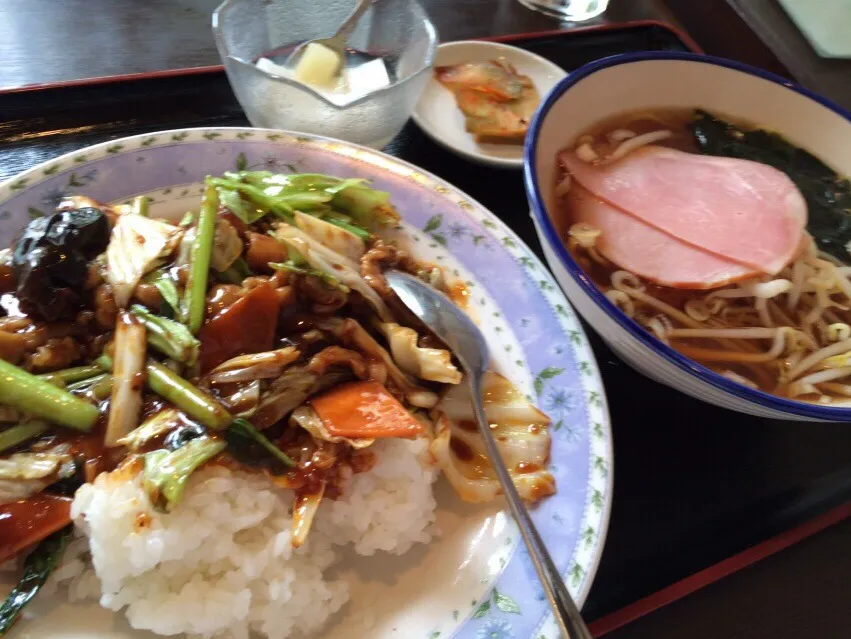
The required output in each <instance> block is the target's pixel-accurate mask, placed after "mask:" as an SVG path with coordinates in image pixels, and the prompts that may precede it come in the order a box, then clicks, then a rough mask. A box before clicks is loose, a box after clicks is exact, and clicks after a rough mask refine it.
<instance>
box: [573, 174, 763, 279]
mask: <svg viewBox="0 0 851 639" xmlns="http://www.w3.org/2000/svg"><path fill="white" fill-rule="evenodd" d="M567 201H568V206H569V207H570V211H571V213H572V214H573V221H574V222H585V223H586V224H589V225H591V226H593V227H594V228H597V229H600V230H601V231H602V235H601V236H600V238H599V239H598V240H597V249H598V250H599V251H600V253H602V254H603V255H604V256H605V257H606V258H608V259H609V260H611V261H612V262H614V263H615V264H617V265H618V266H619V267H621V268H623V269H625V270H627V271H630V272H632V273H634V274H635V275H638V276H639V277H643V278H645V279H647V280H650V281H651V282H654V283H656V284H662V285H663V286H672V287H675V288H688V289H708V288H716V287H719V286H724V285H726V284H731V283H733V282H736V281H738V280H742V279H745V278H748V277H753V276H755V275H758V274H759V271H758V270H755V269H752V268H749V267H747V266H744V265H742V264H738V263H737V262H732V261H730V260H727V259H724V258H723V257H718V256H717V255H714V254H713V253H709V252H707V251H704V250H701V249H699V248H695V247H693V246H690V245H688V244H686V243H684V242H681V241H680V240H678V239H676V238H675V237H671V236H670V235H668V234H667V233H663V232H662V231H660V230H658V229H656V228H653V227H652V226H650V225H648V224H645V223H644V222H642V221H640V220H638V219H637V218H634V217H632V216H631V215H628V214H626V213H624V212H623V211H621V210H619V209H616V208H615V207H613V206H612V205H610V204H608V203H606V202H603V201H602V200H600V199H599V198H597V197H595V196H594V195H592V194H591V193H589V192H588V191H586V190H585V189H584V188H582V187H581V186H579V185H578V184H576V183H574V185H573V187H572V188H571V189H570V192H569V193H568V194H567Z"/></svg>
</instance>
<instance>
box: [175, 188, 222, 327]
mask: <svg viewBox="0 0 851 639" xmlns="http://www.w3.org/2000/svg"><path fill="white" fill-rule="evenodd" d="M218 207H219V198H218V195H217V194H216V189H214V188H212V187H210V186H208V187H207V189H206V190H205V191H204V200H203V201H202V202H201V213H200V215H199V216H198V225H197V227H196V228H195V238H194V240H193V241H192V249H191V251H190V256H191V257H190V260H191V261H190V269H189V282H188V283H187V284H186V292H185V293H184V297H183V301H182V303H181V307H180V313H181V318H182V319H183V321H184V323H185V324H186V325H187V326H188V327H189V330H190V331H192V333H193V334H197V333H198V331H200V330H201V325H202V324H203V323H204V303H205V297H206V295H207V279H208V277H209V274H210V260H211V256H212V251H213V240H214V237H215V233H216V213H217V211H218Z"/></svg>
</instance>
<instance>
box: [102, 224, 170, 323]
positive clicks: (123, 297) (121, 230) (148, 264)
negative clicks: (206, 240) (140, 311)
mask: <svg viewBox="0 0 851 639" xmlns="http://www.w3.org/2000/svg"><path fill="white" fill-rule="evenodd" d="M182 233H183V231H182V230H181V229H180V228H179V227H177V226H173V225H171V224H169V223H167V222H163V221H162V220H152V219H151V218H148V217H142V216H141V215H121V216H119V217H118V219H117V220H116V222H115V226H114V227H113V228H112V235H111V236H110V239H109V245H108V246H107V247H106V274H105V275H106V281H107V282H109V283H110V285H111V286H112V295H113V297H114V298H115V303H116V304H117V305H118V307H119V308H124V307H126V306H127V303H128V302H129V301H130V298H131V297H132V295H133V291H134V290H135V288H136V285H137V284H138V283H139V281H140V280H141V279H142V277H143V276H144V275H145V274H146V273H147V272H148V271H152V270H153V269H154V268H156V267H157V266H159V264H160V259H161V258H163V257H165V256H166V255H168V254H169V253H171V252H172V251H173V250H174V248H175V246H176V245H177V243H178V242H179V240H180V236H181V234H182Z"/></svg>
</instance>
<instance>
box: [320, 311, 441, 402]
mask: <svg viewBox="0 0 851 639" xmlns="http://www.w3.org/2000/svg"><path fill="white" fill-rule="evenodd" d="M316 325H317V327H318V328H320V329H322V330H326V331H329V332H331V333H333V334H334V335H335V336H336V337H337V338H338V339H339V340H340V341H341V342H343V344H344V345H346V346H353V347H354V348H355V349H357V350H359V351H360V352H361V353H363V354H364V355H366V356H367V358H368V359H376V360H378V361H380V362H381V363H382V364H384V366H386V367H387V375H388V376H389V378H390V381H392V382H393V384H394V385H395V386H396V387H397V388H398V389H399V390H400V391H402V393H403V394H404V395H405V399H406V400H407V401H408V403H409V404H410V405H411V406H416V407H417V408H434V406H435V405H437V402H438V399H439V398H438V396H437V394H435V393H433V392H431V391H430V390H427V389H425V388H423V387H421V386H418V385H417V384H415V383H414V382H413V381H411V380H410V379H409V378H408V376H407V375H405V373H404V372H402V370H401V369H400V368H399V367H398V366H397V365H396V363H395V362H394V361H393V358H392V357H391V356H390V353H388V352H387V350H386V349H385V348H384V347H382V346H381V344H379V343H378V342H376V341H375V338H374V337H373V336H372V335H370V334H369V333H367V332H366V330H365V329H364V327H363V326H361V325H360V324H359V323H358V322H357V321H356V320H353V319H350V318H348V319H340V318H336V317H331V318H328V319H325V320H322V321H320V322H317V324H316Z"/></svg>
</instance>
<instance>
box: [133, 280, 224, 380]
mask: <svg viewBox="0 0 851 639" xmlns="http://www.w3.org/2000/svg"><path fill="white" fill-rule="evenodd" d="M240 281H241V280H240ZM130 312H131V313H133V315H135V316H136V317H137V318H138V319H139V321H141V322H142V324H144V325H145V328H146V329H148V344H149V345H150V346H152V347H153V348H155V349H156V350H158V351H159V352H160V353H162V354H163V355H165V356H166V357H170V358H171V359H174V360H177V361H178V362H183V363H185V364H189V365H190V366H191V365H193V364H194V363H195V360H196V359H198V350H199V349H200V347H201V343H200V342H199V341H198V340H197V339H195V338H194V337H193V336H192V333H190V332H189V329H187V328H186V327H185V326H184V325H183V324H179V323H178V322H175V321H174V320H170V319H166V318H164V317H160V316H159V315H154V314H153V313H151V311H149V310H148V309H147V308H145V307H144V306H141V305H140V304H134V305H133V306H131V307H130Z"/></svg>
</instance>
